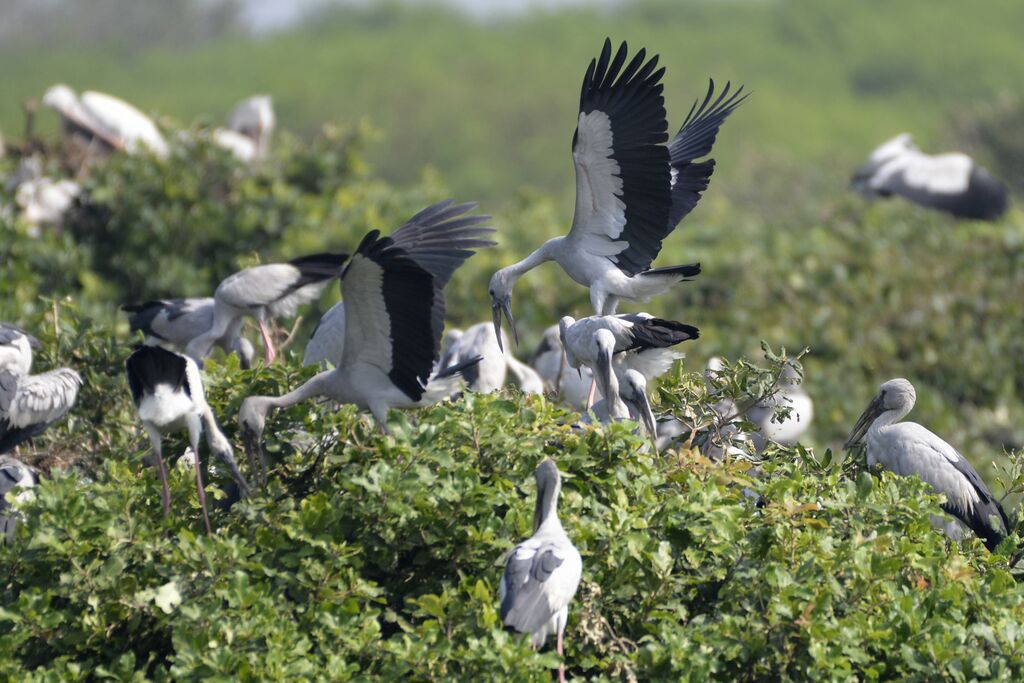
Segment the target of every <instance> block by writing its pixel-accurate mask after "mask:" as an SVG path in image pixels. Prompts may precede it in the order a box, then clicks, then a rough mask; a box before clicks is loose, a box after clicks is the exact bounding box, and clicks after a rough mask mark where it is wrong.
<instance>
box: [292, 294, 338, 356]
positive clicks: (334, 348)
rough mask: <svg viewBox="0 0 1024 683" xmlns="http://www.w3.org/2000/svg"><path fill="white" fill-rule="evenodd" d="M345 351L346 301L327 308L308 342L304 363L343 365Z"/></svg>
mask: <svg viewBox="0 0 1024 683" xmlns="http://www.w3.org/2000/svg"><path fill="white" fill-rule="evenodd" d="M344 353H345V302H344V301H339V302H338V303H336V304H334V305H333V306H331V307H330V308H329V309H327V312H326V313H324V314H323V316H322V317H321V318H320V320H319V321H318V322H317V324H316V327H315V328H314V329H313V334H312V335H310V337H309V341H308V342H307V343H306V352H305V355H303V357H302V364H303V365H320V366H323V365H324V363H330V364H331V367H335V368H336V367H338V366H340V365H341V358H342V356H343V355H344Z"/></svg>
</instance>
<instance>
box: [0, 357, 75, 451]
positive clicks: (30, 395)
mask: <svg viewBox="0 0 1024 683" xmlns="http://www.w3.org/2000/svg"><path fill="white" fill-rule="evenodd" d="M81 385H82V378H81V377H79V375H78V373H77V372H75V371H74V370H71V369H70V368H61V369H59V370H51V371H49V372H44V373H42V374H39V375H28V374H24V375H15V374H12V373H10V372H7V371H0V453H6V452H7V451H10V450H12V449H13V448H15V447H16V446H17V445H18V444H20V443H23V442H24V441H27V440H29V439H31V438H33V437H35V436H37V435H39V434H41V433H42V432H43V431H45V430H46V428H47V427H49V426H50V425H51V424H53V423H54V422H56V421H57V420H59V419H61V418H62V417H64V416H65V415H67V413H68V411H69V410H71V408H72V406H74V405H75V400H76V399H77V398H78V388H79V387H80V386H81Z"/></svg>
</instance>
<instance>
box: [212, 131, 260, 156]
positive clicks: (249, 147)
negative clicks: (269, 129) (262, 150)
mask: <svg viewBox="0 0 1024 683" xmlns="http://www.w3.org/2000/svg"><path fill="white" fill-rule="evenodd" d="M210 141H211V142H213V144H215V145H217V146H218V147H220V148H222V149H226V150H227V151H229V152H231V154H232V155H234V157H235V158H236V159H238V160H239V161H241V162H242V163H246V164H251V163H252V162H253V161H255V160H256V159H257V152H256V143H255V142H254V141H253V140H252V138H250V137H248V136H246V135H243V134H241V133H239V132H238V131H234V130H231V129H230V128H214V129H213V130H212V131H210Z"/></svg>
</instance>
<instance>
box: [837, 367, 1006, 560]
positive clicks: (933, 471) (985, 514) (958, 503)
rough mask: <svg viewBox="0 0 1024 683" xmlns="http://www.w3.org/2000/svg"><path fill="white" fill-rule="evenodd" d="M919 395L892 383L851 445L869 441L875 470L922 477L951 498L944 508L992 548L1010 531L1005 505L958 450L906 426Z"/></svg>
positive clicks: (900, 381) (863, 420)
mask: <svg viewBox="0 0 1024 683" xmlns="http://www.w3.org/2000/svg"><path fill="white" fill-rule="evenodd" d="M916 400H917V394H916V392H915V391H914V387H913V385H912V384H911V383H910V382H908V381H907V380H905V379H902V378H898V379H891V380H889V381H888V382H886V383H885V384H883V385H882V386H881V388H880V390H879V393H878V395H877V396H875V398H874V399H873V400H872V401H871V404H870V405H869V406H868V408H867V409H866V410H865V411H864V413H863V414H862V415H861V416H860V419H858V420H857V424H856V425H854V428H853V431H851V432H850V438H849V439H848V440H847V442H846V447H847V448H850V447H852V446H854V445H856V444H857V443H860V442H861V441H862V440H863V439H865V437H866V440H867V461H868V466H869V467H874V466H875V465H876V464H880V465H881V466H882V467H884V468H885V469H887V470H889V471H890V472H893V473H895V474H897V475H899V476H902V477H909V476H916V477H918V478H920V479H921V480H922V481H924V482H925V483H926V484H928V485H929V486H931V487H932V488H933V489H934V490H935V491H936V492H938V493H941V494H943V495H944V496H945V497H946V502H945V503H944V504H943V505H942V508H943V510H945V511H946V512H947V513H949V514H950V515H952V516H953V517H955V518H956V519H957V520H958V521H959V522H961V523H962V524H964V525H965V526H967V527H968V528H970V529H971V530H972V531H974V533H975V534H977V535H978V536H979V537H980V538H981V539H982V540H983V541H984V543H985V546H986V547H987V548H988V549H989V550H993V549H995V547H996V546H997V545H999V542H1000V541H1001V540H1002V539H1003V538H1005V537H1006V535H1007V534H1008V533H1009V531H1008V530H1009V521H1008V520H1007V517H1006V513H1005V512H1004V511H1003V508H1002V506H1001V505H1000V504H999V501H997V500H996V499H995V498H994V497H993V496H992V493H991V491H989V489H988V487H987V486H986V485H985V482H984V481H982V479H981V477H980V476H978V473H977V471H976V470H975V469H974V468H973V467H972V466H971V464H970V463H969V462H967V460H966V458H964V456H962V455H960V454H959V453H958V452H957V451H956V449H955V448H953V447H952V446H950V445H949V444H948V443H946V442H945V441H943V440H942V439H941V438H939V437H938V436H937V435H935V434H934V433H932V432H930V431H929V430H927V429H925V428H924V427H922V426H921V425H919V424H916V423H914V422H900V420H902V419H903V418H904V417H905V416H906V415H907V413H909V412H910V411H911V409H912V408H913V407H914V403H915V402H916Z"/></svg>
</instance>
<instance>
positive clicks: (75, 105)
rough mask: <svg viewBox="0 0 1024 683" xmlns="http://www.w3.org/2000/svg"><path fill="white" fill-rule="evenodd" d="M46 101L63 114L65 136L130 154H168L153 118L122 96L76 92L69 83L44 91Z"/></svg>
mask: <svg viewBox="0 0 1024 683" xmlns="http://www.w3.org/2000/svg"><path fill="white" fill-rule="evenodd" d="M43 104H45V105H46V106H48V107H50V108H51V109H53V110H55V111H56V112H57V113H59V114H60V116H61V121H62V123H63V128H64V132H65V135H78V136H84V137H85V138H86V139H87V141H99V142H100V143H101V144H102V145H105V146H107V147H109V148H110V149H116V150H123V151H125V152H128V153H129V154H137V153H141V152H146V151H148V152H150V153H151V154H154V155H156V156H158V157H160V158H163V157H166V156H167V153H168V148H167V142H166V141H165V140H164V137H163V135H161V134H160V131H159V130H158V129H157V127H156V124H155V123H153V120H152V119H151V118H149V117H148V116H146V115H145V114H143V113H142V112H141V111H139V110H138V109H136V108H135V107H133V106H132V105H130V104H128V103H127V102H125V101H124V100H122V99H119V98H117V97H113V96H112V95H107V94H105V93H101V92H92V91H86V92H83V93H82V94H81V95H76V94H75V92H74V91H73V90H72V89H71V88H69V87H68V86H66V85H54V86H51V87H50V88H49V89H48V90H47V91H46V92H45V93H44V94H43Z"/></svg>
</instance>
